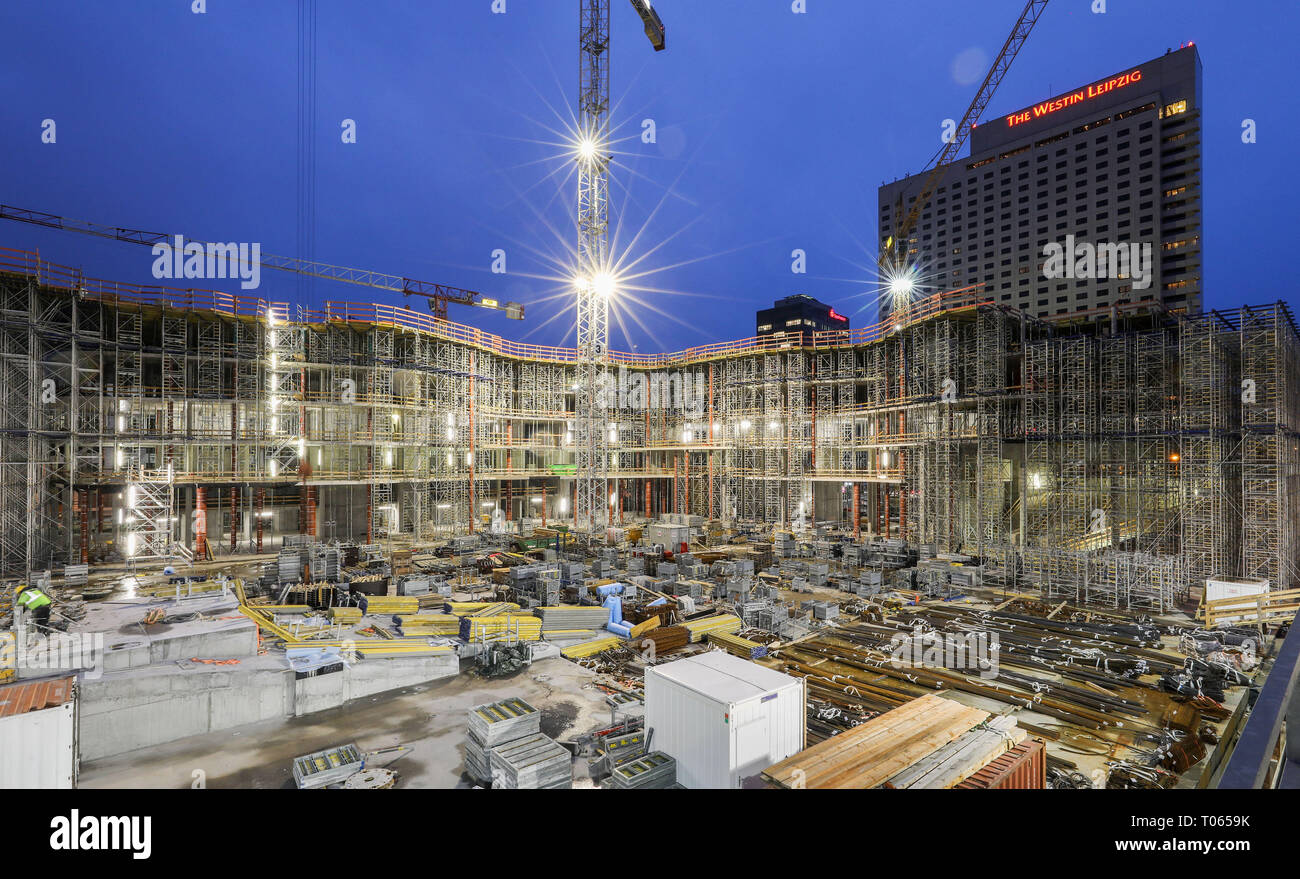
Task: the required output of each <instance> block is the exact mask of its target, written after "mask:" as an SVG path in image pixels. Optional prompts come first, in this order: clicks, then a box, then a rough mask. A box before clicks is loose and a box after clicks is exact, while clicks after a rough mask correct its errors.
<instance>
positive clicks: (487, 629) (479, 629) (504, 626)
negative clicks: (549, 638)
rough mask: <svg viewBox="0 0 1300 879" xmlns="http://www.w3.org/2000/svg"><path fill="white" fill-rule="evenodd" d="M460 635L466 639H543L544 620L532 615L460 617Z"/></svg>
mask: <svg viewBox="0 0 1300 879" xmlns="http://www.w3.org/2000/svg"><path fill="white" fill-rule="evenodd" d="M459 634H460V637H461V638H462V639H464V640H466V641H481V640H484V639H489V640H497V639H518V640H520V641H540V640H542V621H541V620H540V619H538V618H537V617H532V616H513V615H509V616H508V615H502V616H491V617H485V616H468V617H461V618H460V629H459Z"/></svg>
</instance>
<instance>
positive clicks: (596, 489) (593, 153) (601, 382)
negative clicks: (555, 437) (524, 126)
mask: <svg viewBox="0 0 1300 879" xmlns="http://www.w3.org/2000/svg"><path fill="white" fill-rule="evenodd" d="M631 2H632V7H633V9H634V10H636V13H637V15H639V16H640V17H641V21H642V24H643V25H644V26H645V33H646V37H647V38H648V39H649V40H650V43H651V45H652V46H654V49H655V51H656V52H659V51H662V50H663V49H664V45H665V42H664V25H663V22H662V21H661V20H660V18H659V14H658V13H657V12H655V10H654V8H653V6H652V5H651V3H650V0H631ZM579 3H580V19H579V23H578V137H579V139H580V140H579V144H578V222H577V229H578V278H577V284H576V286H577V290H576V293H577V297H578V303H577V305H578V315H577V335H578V376H577V378H578V386H577V392H576V399H575V401H574V403H575V405H574V420H575V422H576V423H575V425H574V426H575V428H576V430H575V436H574V450H575V459H576V460H575V465H576V466H575V467H574V475H575V476H576V479H577V490H576V499H575V503H574V511H573V513H574V525H575V527H576V528H577V529H587V530H589V531H593V532H594V531H600V530H604V528H605V527H606V525H608V523H609V508H610V501H609V437H608V433H607V428H606V421H607V411H606V410H607V408H608V407H607V405H606V403H607V401H606V400H605V389H606V387H607V385H608V382H609V376H608V369H609V298H610V296H611V295H613V293H614V283H615V281H614V278H613V274H612V266H611V265H610V257H609V165H610V162H611V161H612V156H610V154H609V102H610V94H609V66H610V51H609V36H610V33H609V8H610V0H579Z"/></svg>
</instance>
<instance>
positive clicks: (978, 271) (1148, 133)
mask: <svg viewBox="0 0 1300 879" xmlns="http://www.w3.org/2000/svg"><path fill="white" fill-rule="evenodd" d="M1200 111H1201V60H1200V56H1199V55H1198V54H1197V51H1196V47H1195V46H1193V45H1188V46H1185V47H1184V48H1181V49H1179V50H1177V51H1171V52H1168V53H1167V54H1165V55H1164V56H1163V57H1161V58H1156V59H1155V60H1153V61H1148V62H1147V63H1145V64H1139V65H1137V66H1136V67H1132V68H1129V69H1128V70H1123V71H1120V72H1119V73H1116V74H1113V75H1111V76H1107V77H1105V78H1103V79H1100V80H1097V81H1096V82H1094V83H1091V84H1089V85H1085V86H1082V87H1080V88H1077V89H1073V90H1071V91H1069V92H1066V93H1064V94H1061V95H1057V96H1056V97H1053V98H1049V99H1048V100H1045V101H1042V102H1041V103H1037V104H1034V105H1033V106H1031V107H1026V108H1024V109H1021V110H1016V111H1015V112H1012V113H1008V114H1005V115H1002V116H998V117H994V118H991V119H989V120H988V121H986V122H984V123H983V124H981V125H979V126H977V127H976V128H975V129H974V130H973V131H972V132H971V138H970V144H971V151H970V157H969V158H963V159H959V160H957V161H956V162H953V163H952V164H950V165H948V166H947V171H946V173H945V174H944V176H943V178H942V181H941V182H940V184H939V186H938V188H937V189H936V190H935V192H934V194H933V195H932V196H931V199H930V203H929V204H928V205H927V206H926V207H925V210H924V211H923V212H922V214H921V216H920V219H919V221H918V222H917V223H916V226H915V228H914V229H913V230H912V233H911V235H910V236H909V240H908V242H907V248H908V254H909V258H910V260H911V261H912V262H913V263H914V264H915V265H917V267H918V270H919V273H920V281H921V283H922V285H923V291H925V292H933V291H934V290H949V289H955V288H959V287H966V286H968V285H971V284H975V283H983V284H984V285H985V292H986V293H987V294H988V296H989V297H990V298H991V299H992V300H993V301H994V302H998V303H1004V304H1007V305H1012V306H1015V307H1016V308H1018V309H1020V310H1021V311H1023V312H1025V313H1027V314H1032V315H1036V316H1039V317H1046V318H1050V317H1055V316H1058V315H1064V314H1069V313H1072V312H1077V311H1087V310H1092V309H1099V308H1108V307H1109V306H1111V305H1116V304H1118V305H1125V304H1129V303H1139V302H1144V301H1150V302H1152V303H1158V304H1160V305H1162V306H1163V307H1165V308H1166V309H1169V310H1171V311H1180V310H1186V311H1189V312H1197V311H1199V310H1200V307H1201V112H1200ZM924 181H925V175H923V174H917V175H914V176H912V177H908V178H905V179H902V180H898V181H895V182H893V183H889V184H886V185H885V186H882V187H881V188H880V241H881V242H882V247H883V242H885V241H886V240H887V239H888V238H889V237H890V236H891V235H893V233H894V230H895V229H896V228H897V227H898V225H899V224H900V223H901V222H902V220H903V218H904V217H906V216H907V213H908V211H909V210H910V209H911V207H912V205H913V204H914V203H915V201H916V198H917V196H918V195H919V194H920V191H921V188H922V186H923V185H924ZM1134 244H1136V245H1139V247H1138V248H1137V249H1136V250H1134V249H1133V248H1132V245H1134ZM1049 245H1056V248H1053V247H1050V246H1049ZM1116 245H1127V247H1126V248H1125V250H1126V251H1127V252H1126V254H1125V255H1126V256H1136V257H1138V261H1137V262H1132V261H1131V260H1130V261H1129V262H1128V264H1125V263H1123V262H1120V261H1119V260H1118V259H1117V257H1116V249H1115V248H1116ZM1058 248H1059V249H1058ZM1067 248H1068V250H1067ZM1108 249H1109V255H1110V260H1109V261H1107V260H1106V259H1104V258H1102V259H1099V260H1096V261H1094V262H1088V261H1087V260H1088V256H1089V254H1095V253H1096V252H1097V251H1106V250H1108ZM1054 252H1055V253H1061V254H1063V257H1064V258H1063V259H1060V260H1053V259H1051V257H1052V256H1053V254H1054ZM1147 254H1149V256H1150V260H1149V262H1148V261H1147V260H1146V259H1145V258H1144V257H1145V256H1146V255H1147ZM1072 256H1073V258H1072ZM1045 263H1046V271H1045ZM1063 266H1064V269H1063ZM1124 269H1128V271H1124ZM889 307H890V306H889V304H888V303H886V304H885V305H883V306H882V317H883V316H884V315H886V314H888V310H889Z"/></svg>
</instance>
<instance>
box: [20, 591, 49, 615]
mask: <svg viewBox="0 0 1300 879" xmlns="http://www.w3.org/2000/svg"><path fill="white" fill-rule="evenodd" d="M18 602H19V603H20V604H22V606H23V607H25V608H27V609H28V610H36V609H37V608H38V607H45V605H47V604H49V603H50V596H48V595H46V594H45V593H44V592H42V591H41V590H39V589H37V588H36V587H35V586H28V587H27V588H26V589H24V590H23V591H22V592H20V593H18Z"/></svg>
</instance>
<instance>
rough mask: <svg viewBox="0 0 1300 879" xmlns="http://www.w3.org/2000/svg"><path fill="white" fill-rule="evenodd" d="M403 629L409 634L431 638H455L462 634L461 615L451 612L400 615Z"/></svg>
mask: <svg viewBox="0 0 1300 879" xmlns="http://www.w3.org/2000/svg"><path fill="white" fill-rule="evenodd" d="M398 619H400V620H401V621H402V631H403V632H405V633H406V634H407V635H427V636H429V637H431V638H455V637H456V636H457V635H459V634H460V617H457V616H453V615H452V614H449V613H416V614H405V615H399V616H398Z"/></svg>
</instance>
